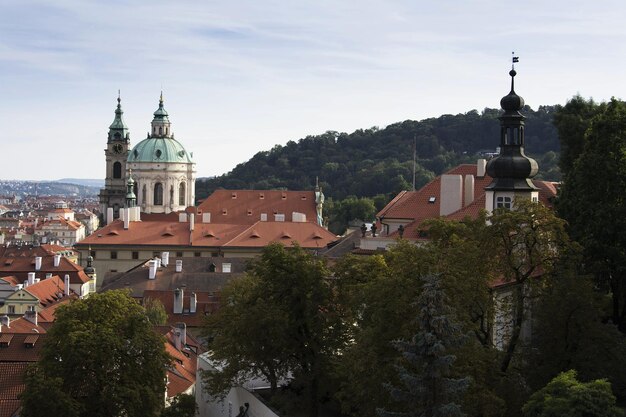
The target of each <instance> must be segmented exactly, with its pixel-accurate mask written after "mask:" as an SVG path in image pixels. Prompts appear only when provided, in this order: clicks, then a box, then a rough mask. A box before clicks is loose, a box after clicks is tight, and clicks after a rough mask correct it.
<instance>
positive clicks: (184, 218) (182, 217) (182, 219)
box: [178, 213, 187, 223]
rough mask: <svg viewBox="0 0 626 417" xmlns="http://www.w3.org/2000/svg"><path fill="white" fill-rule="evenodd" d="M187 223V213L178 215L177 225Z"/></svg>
mask: <svg viewBox="0 0 626 417" xmlns="http://www.w3.org/2000/svg"><path fill="white" fill-rule="evenodd" d="M186 221H187V213H178V223H185V222H186Z"/></svg>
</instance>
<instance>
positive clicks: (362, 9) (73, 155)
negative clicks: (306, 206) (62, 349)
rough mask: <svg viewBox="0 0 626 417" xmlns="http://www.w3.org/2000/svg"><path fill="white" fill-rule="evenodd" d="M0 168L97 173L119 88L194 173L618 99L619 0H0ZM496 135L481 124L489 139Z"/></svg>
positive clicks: (32, 175) (140, 133)
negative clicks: (333, 135)
mask: <svg viewBox="0 0 626 417" xmlns="http://www.w3.org/2000/svg"><path fill="white" fill-rule="evenodd" d="M0 10H1V11H2V13H0V63H1V65H0V112H1V114H2V117H3V120H4V123H3V128H2V130H1V132H0V135H1V136H0V154H1V155H2V156H3V158H2V163H1V164H0V179H23V180H38V179H41V180H55V179H60V178H64V177H72V178H96V179H99V178H104V176H105V159H104V148H105V146H106V138H107V131H108V126H109V125H110V123H111V122H112V121H113V116H114V109H115V106H116V104H117V102H116V99H117V92H118V89H119V90H121V97H122V106H123V109H124V118H125V121H126V123H127V125H128V126H129V129H130V138H131V144H132V145H135V144H137V143H138V142H139V141H141V140H142V139H143V138H145V137H146V133H147V131H148V129H149V127H150V121H151V120H152V113H153V112H154V111H155V110H156V109H157V107H158V99H159V94H160V92H161V90H163V95H164V99H165V108H166V109H167V111H168V112H169V114H170V120H171V122H172V130H173V132H174V134H175V137H176V139H177V140H179V141H180V142H181V143H182V144H183V145H184V146H185V148H186V149H187V150H188V151H189V152H193V155H194V159H195V161H196V164H197V171H198V177H206V176H213V175H220V174H223V173H226V172H228V171H230V170H231V169H233V168H234V167H235V166H236V165H237V164H239V163H242V162H245V161H247V160H248V159H249V158H251V157H252V156H253V155H254V154H255V153H257V152H260V151H267V150H270V149H271V148H272V147H273V146H275V145H277V144H278V145H284V144H285V143H287V142H288V141H290V140H294V141H297V140H299V139H301V138H303V137H306V136H308V135H317V134H321V133H323V132H325V131H327V130H335V131H340V132H352V131H354V130H355V129H360V128H369V127H372V126H379V127H384V126H386V125H388V124H390V123H395V122H399V121H403V120H406V119H413V120H422V119H425V118H429V117H438V116H440V115H442V114H456V113H464V112H467V111H470V110H472V109H476V110H478V111H481V110H482V109H484V108H485V107H491V108H496V107H499V100H500V98H501V97H502V96H503V95H505V94H506V93H507V92H508V90H509V85H510V79H509V77H508V74H507V73H508V71H509V69H510V64H511V52H512V51H515V55H516V56H519V57H520V62H519V63H518V64H516V69H517V70H518V77H516V91H517V92H518V93H519V94H520V95H521V96H522V97H523V98H524V99H525V101H526V104H528V105H530V106H531V107H532V108H534V109H536V108H537V107H539V106H540V105H552V104H564V103H565V102H566V101H567V100H568V99H570V98H571V97H572V96H573V95H575V94H580V95H582V96H583V97H586V98H589V97H593V98H594V99H595V100H597V101H606V100H609V99H610V98H611V97H612V96H614V97H617V98H626V93H625V90H626V85H625V83H624V77H623V69H624V67H625V66H624V61H625V59H626V28H624V25H623V20H624V18H625V17H626V5H625V4H623V3H622V2H618V1H615V0H608V1H603V2H596V3H593V2H588V1H576V0H574V1H567V2H565V1H562V0H557V1H553V2H544V1H536V0H531V1H526V2H518V3H515V2H501V1H500V2H498V1H488V0H485V1H480V2H426V1H418V2H414V1H394V0H391V1H373V0H372V1H363V2H351V1H339V2H336V1H335V2H330V1H319V0H318V1H309V0H303V1H298V2H292V3H289V2H280V1H275V0H272V1H265V0H263V1H233V2H194V1H187V0H181V1H177V2H168V1H162V0H154V1H151V2H143V1H139V0H134V1H117V0H114V1H107V2H104V1H94V2H84V1H80V0H56V1H54V2H49V1H33V0H6V1H4V2H3V4H2V6H1V9H0ZM496 144H497V138H494V147H495V146H496Z"/></svg>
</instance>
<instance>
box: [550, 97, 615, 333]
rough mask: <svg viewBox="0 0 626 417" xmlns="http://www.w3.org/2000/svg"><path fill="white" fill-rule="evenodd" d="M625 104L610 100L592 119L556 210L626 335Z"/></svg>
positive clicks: (612, 318)
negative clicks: (581, 249)
mask: <svg viewBox="0 0 626 417" xmlns="http://www.w3.org/2000/svg"><path fill="white" fill-rule="evenodd" d="M624 195H626V104H625V103H624V102H622V101H618V100H615V99H613V100H611V102H610V103H608V104H607V105H606V106H605V107H603V108H602V109H601V111H600V112H599V114H598V115H597V116H596V117H595V118H594V119H593V120H592V122H591V125H590V127H589V129H588V130H587V131H586V134H585V136H584V143H583V146H582V151H581V152H580V154H579V155H578V157H577V158H576V160H575V162H574V163H573V166H572V168H571V170H569V171H568V172H566V174H565V182H564V184H563V186H562V187H561V190H560V193H559V198H558V201H557V203H558V204H557V208H558V211H559V214H560V215H561V216H563V218H564V219H566V220H567V221H568V222H569V227H570V234H571V236H572V239H574V240H576V241H577V242H579V243H580V244H581V245H582V247H583V254H584V267H585V269H586V271H587V272H590V273H593V274H594V276H595V279H596V284H597V285H598V286H600V287H601V288H603V289H605V290H607V291H608V292H610V294H611V296H612V308H611V313H610V317H611V320H612V321H613V323H615V324H617V325H618V327H619V329H620V330H621V331H622V332H626V233H624V231H625V230H626V200H625V199H624V197H623V196H624Z"/></svg>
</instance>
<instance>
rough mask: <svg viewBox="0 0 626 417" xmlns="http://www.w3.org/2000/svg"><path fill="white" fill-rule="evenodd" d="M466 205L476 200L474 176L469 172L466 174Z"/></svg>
mask: <svg viewBox="0 0 626 417" xmlns="http://www.w3.org/2000/svg"><path fill="white" fill-rule="evenodd" d="M464 191H465V195H464V197H465V205H466V206H469V205H470V204H472V202H473V201H474V176H473V175H472V174H468V175H466V176H465V186H464Z"/></svg>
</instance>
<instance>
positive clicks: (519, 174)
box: [485, 57, 539, 213]
mask: <svg viewBox="0 0 626 417" xmlns="http://www.w3.org/2000/svg"><path fill="white" fill-rule="evenodd" d="M517 60H518V58H517V57H513V68H512V69H511V71H510V72H509V75H510V76H511V92H510V93H509V94H507V95H506V96H504V97H502V100H500V106H502V109H503V110H504V113H503V114H502V116H500V117H499V119H500V155H498V156H496V157H495V158H493V159H491V160H490V161H489V162H488V163H487V173H488V174H489V175H490V176H491V177H492V178H493V181H492V182H491V184H489V185H488V186H487V187H485V209H486V210H487V211H488V212H490V213H491V212H492V211H493V210H494V209H496V208H500V207H504V208H513V206H514V204H515V200H516V199H520V198H521V199H526V200H532V201H538V198H539V189H538V188H537V187H536V186H535V185H534V184H533V181H532V179H531V178H533V177H534V176H535V175H537V171H538V170H539V166H538V165H537V161H535V160H534V159H532V158H530V157H528V156H526V154H525V153H524V119H525V117H524V116H523V115H522V114H521V113H520V110H521V109H522V108H523V107H524V99H523V98H522V97H520V96H518V95H517V94H516V93H515V88H514V87H515V76H516V75H517V72H516V71H515V66H514V65H515V62H517Z"/></svg>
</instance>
